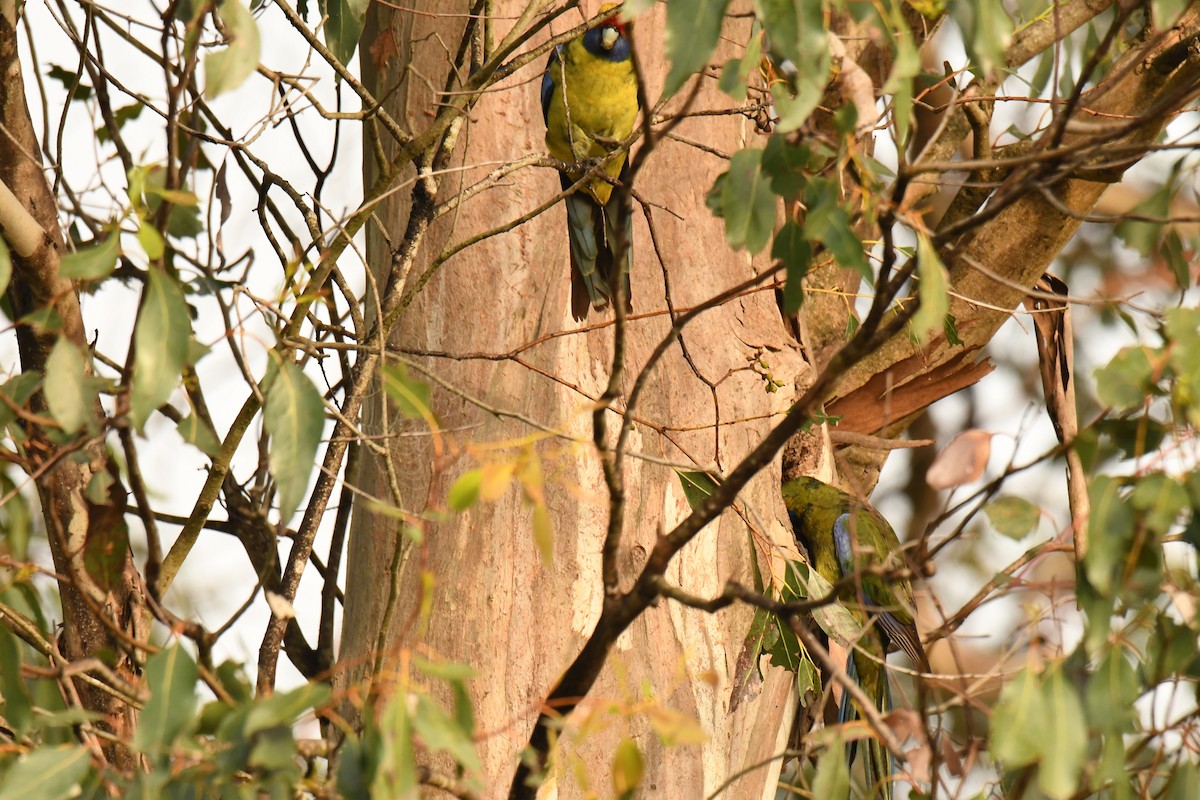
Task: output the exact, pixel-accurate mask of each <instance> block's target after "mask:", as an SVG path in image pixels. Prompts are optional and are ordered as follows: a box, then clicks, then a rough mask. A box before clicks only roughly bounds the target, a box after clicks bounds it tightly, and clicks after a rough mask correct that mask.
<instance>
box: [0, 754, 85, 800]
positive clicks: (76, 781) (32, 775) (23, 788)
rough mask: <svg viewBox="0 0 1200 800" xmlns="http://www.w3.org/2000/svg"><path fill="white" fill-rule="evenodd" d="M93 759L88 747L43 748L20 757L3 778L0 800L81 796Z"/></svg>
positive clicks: (47, 799) (53, 798)
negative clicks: (83, 783) (80, 787)
mask: <svg viewBox="0 0 1200 800" xmlns="http://www.w3.org/2000/svg"><path fill="white" fill-rule="evenodd" d="M91 765H92V756H91V753H90V752H89V751H88V749H87V748H86V747H80V746H78V745H72V746H69V747H41V748H38V749H37V750H35V751H34V752H32V753H29V754H28V755H24V756H21V757H20V758H19V759H17V763H16V764H14V765H13V768H12V769H10V770H9V771H8V773H7V774H6V775H5V776H4V784H3V788H0V800H68V798H72V797H75V796H77V795H78V794H79V785H80V784H81V783H82V782H83V780H84V778H85V777H87V774H88V770H89V769H90V768H91Z"/></svg>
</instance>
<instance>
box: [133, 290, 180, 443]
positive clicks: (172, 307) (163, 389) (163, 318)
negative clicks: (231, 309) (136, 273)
mask: <svg viewBox="0 0 1200 800" xmlns="http://www.w3.org/2000/svg"><path fill="white" fill-rule="evenodd" d="M191 333H192V330H191V324H190V322H189V321H188V308H187V303H186V302H185V301H184V299H183V291H182V290H181V289H180V288H179V284H178V283H177V282H176V280H175V279H174V278H172V277H171V276H170V275H167V274H166V272H164V271H162V270H158V269H152V270H150V274H149V278H148V280H147V281H146V288H145V290H144V291H143V292H142V307H141V309H140V310H139V311H138V318H137V328H136V330H135V331H134V333H133V341H134V348H135V350H136V353H135V355H134V360H133V379H132V380H131V382H130V386H129V418H130V421H131V422H132V423H133V426H134V427H135V428H137V429H138V430H142V429H143V428H144V427H145V425H146V420H147V419H149V418H150V415H151V414H152V413H154V411H155V409H157V408H158V407H159V406H161V405H162V404H163V403H165V402H167V400H168V399H169V398H170V397H171V393H172V392H174V391H175V388H176V387H177V386H178V385H179V375H180V373H182V372H183V367H184V364H185V363H187V353H188V339H189V338H190V336H191Z"/></svg>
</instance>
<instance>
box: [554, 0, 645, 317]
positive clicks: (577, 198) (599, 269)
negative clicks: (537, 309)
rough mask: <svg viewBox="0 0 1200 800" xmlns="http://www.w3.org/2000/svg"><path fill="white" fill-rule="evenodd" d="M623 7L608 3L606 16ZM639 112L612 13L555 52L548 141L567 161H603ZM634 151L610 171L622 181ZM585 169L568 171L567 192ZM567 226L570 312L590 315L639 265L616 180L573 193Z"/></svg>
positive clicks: (621, 30) (625, 45)
mask: <svg viewBox="0 0 1200 800" xmlns="http://www.w3.org/2000/svg"><path fill="white" fill-rule="evenodd" d="M615 7H616V4H614V3H608V4H605V5H604V6H601V8H600V13H601V14H603V13H605V12H606V11H610V10H612V9H613V8H615ZM638 110H639V104H638V91H637V77H636V75H635V74H634V70H633V59H632V52H631V46H630V41H629V36H628V29H627V27H626V24H625V23H623V22H621V21H620V20H619V19H618V18H616V17H613V18H611V19H609V20H607V21H605V22H604V23H603V24H602V25H600V26H599V27H597V28H593V29H591V30H589V31H587V32H586V33H584V34H583V35H582V36H580V37H578V38H576V39H573V40H571V41H570V42H567V43H566V44H564V45H559V46H558V47H557V48H555V50H554V51H553V52H552V53H551V54H550V61H549V63H547V64H546V72H545V74H544V75H543V76H542V116H543V118H544V119H545V121H546V146H547V147H548V148H549V149H550V154H551V155H553V156H554V157H555V158H557V159H559V160H560V161H566V162H568V163H572V164H577V163H580V162H584V161H588V160H590V159H599V158H603V157H605V156H607V155H609V154H610V153H612V152H613V150H615V149H616V148H617V146H618V145H619V144H620V143H621V142H622V141H624V140H625V139H627V138H629V135H630V134H632V133H633V128H634V125H635V124H636V123H637V115H638ZM628 162H629V159H628V154H627V153H620V154H618V155H616V156H615V157H613V158H612V159H611V160H610V161H609V162H608V163H607V164H606V165H605V166H604V172H605V174H607V175H608V176H610V177H612V178H615V179H617V180H619V181H625V179H626V177H627V176H628V174H629V164H628ZM583 175H584V173H583V172H568V173H563V174H562V175H561V180H562V187H563V189H568V188H570V187H571V186H572V185H574V184H575V183H576V182H577V181H578V180H580V179H581V178H582V177H583ZM566 202H567V231H568V235H569V237H570V245H571V314H572V316H574V318H575V319H576V320H582V319H584V318H586V317H587V314H588V309H589V308H595V309H597V310H602V309H605V308H608V307H609V305H611V304H612V298H613V294H614V289H615V286H616V283H615V281H616V280H618V279H619V280H623V281H624V282H625V297H626V298H627V299H628V297H629V266H630V264H631V263H632V262H633V258H632V254H633V248H632V236H631V228H632V225H631V222H632V220H631V215H630V214H628V213H626V214H625V215H624V219H623V221H624V227H625V234H624V240H625V242H626V247H625V248H624V251H623V252H622V253H621V257H620V258H618V257H617V251H618V250H619V248H618V245H617V240H618V235H617V229H616V223H617V221H618V220H619V219H620V218H621V217H620V214H621V212H620V209H619V207H618V203H617V198H616V193H615V192H614V191H613V184H612V183H610V182H608V181H607V180H605V179H604V178H601V177H595V178H593V179H591V180H590V181H588V182H587V183H585V184H584V185H583V186H581V187H580V188H579V189H578V190H577V191H576V192H575V193H574V194H571V195H568V196H567V200H566Z"/></svg>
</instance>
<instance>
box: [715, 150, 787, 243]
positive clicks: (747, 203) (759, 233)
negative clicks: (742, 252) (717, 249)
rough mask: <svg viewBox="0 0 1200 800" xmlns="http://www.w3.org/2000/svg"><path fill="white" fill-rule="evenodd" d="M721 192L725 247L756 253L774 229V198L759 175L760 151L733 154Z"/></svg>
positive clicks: (767, 240)
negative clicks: (742, 248)
mask: <svg viewBox="0 0 1200 800" xmlns="http://www.w3.org/2000/svg"><path fill="white" fill-rule="evenodd" d="M722 192H723V197H722V199H721V205H722V207H723V209H724V211H725V238H726V239H727V240H728V241H729V246H730V247H733V248H734V249H737V248H741V247H745V248H746V249H747V250H748V251H750V252H751V253H757V252H759V251H760V250H762V249H763V248H764V247H766V246H767V242H769V241H770V240H771V230H772V228H774V227H775V195H774V193H772V192H771V187H770V186H769V184H768V181H767V179H766V176H765V175H764V174H763V170H762V151H761V150H739V151H738V152H736V153H734V154H733V158H731V159H730V160H729V175H728V178H727V179H726V180H725V185H724V189H723V190H722Z"/></svg>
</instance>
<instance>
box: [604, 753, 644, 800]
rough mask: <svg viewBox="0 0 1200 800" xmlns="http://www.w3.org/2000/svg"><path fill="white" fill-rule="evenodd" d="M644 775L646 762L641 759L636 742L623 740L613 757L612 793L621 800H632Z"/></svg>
mask: <svg viewBox="0 0 1200 800" xmlns="http://www.w3.org/2000/svg"><path fill="white" fill-rule="evenodd" d="M645 775H646V762H645V761H644V760H643V759H642V751H641V750H639V749H638V746H637V742H635V741H634V740H633V739H629V738H625V739H622V740H621V741H620V742H618V743H617V751H616V753H615V754H614V755H613V765H612V783H613V791H614V792H616V795H617V797H618V798H621V800H632V798H634V797H636V796H637V790H638V787H640V786H641V785H642V779H643V778H644V777H645Z"/></svg>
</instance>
